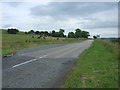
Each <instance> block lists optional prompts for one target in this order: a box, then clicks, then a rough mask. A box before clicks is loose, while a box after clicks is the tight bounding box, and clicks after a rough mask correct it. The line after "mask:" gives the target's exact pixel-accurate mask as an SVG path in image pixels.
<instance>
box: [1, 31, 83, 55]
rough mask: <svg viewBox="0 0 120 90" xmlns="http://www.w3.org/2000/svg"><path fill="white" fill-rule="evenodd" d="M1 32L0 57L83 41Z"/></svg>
mask: <svg viewBox="0 0 120 90" xmlns="http://www.w3.org/2000/svg"><path fill="white" fill-rule="evenodd" d="M0 31H2V42H1V43H2V46H1V45H0V48H2V55H7V54H11V53H15V52H16V50H19V49H24V48H31V47H37V46H42V45H50V44H60V43H73V42H81V41H83V40H85V39H74V38H59V40H57V38H55V37H46V39H43V38H40V39H37V37H38V35H34V36H35V37H34V38H32V36H33V35H30V34H24V32H19V33H18V34H8V33H7V32H6V31H5V30H0Z"/></svg>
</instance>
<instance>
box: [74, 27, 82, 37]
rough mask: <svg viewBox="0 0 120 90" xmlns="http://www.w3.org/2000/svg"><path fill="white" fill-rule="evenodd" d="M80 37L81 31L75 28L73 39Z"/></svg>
mask: <svg viewBox="0 0 120 90" xmlns="http://www.w3.org/2000/svg"><path fill="white" fill-rule="evenodd" d="M81 37H82V36H81V30H80V29H79V28H77V29H76V30H75V38H81Z"/></svg>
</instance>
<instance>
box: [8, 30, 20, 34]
mask: <svg viewBox="0 0 120 90" xmlns="http://www.w3.org/2000/svg"><path fill="white" fill-rule="evenodd" d="M7 32H8V33H9V34H16V33H17V32H19V30H17V29H8V30H7Z"/></svg>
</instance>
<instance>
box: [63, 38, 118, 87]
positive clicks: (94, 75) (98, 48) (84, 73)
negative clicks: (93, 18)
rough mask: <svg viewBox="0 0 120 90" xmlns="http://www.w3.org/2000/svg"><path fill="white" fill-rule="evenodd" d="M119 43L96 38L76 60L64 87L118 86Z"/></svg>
mask: <svg viewBox="0 0 120 90" xmlns="http://www.w3.org/2000/svg"><path fill="white" fill-rule="evenodd" d="M117 46H118V43H117V42H116V43H112V42H111V41H110V40H95V41H94V42H93V44H92V46H91V48H89V49H88V50H86V51H85V52H84V53H83V54H82V55H81V56H80V58H79V59H78V60H77V61H76V65H75V66H74V68H73V70H72V71H71V72H70V75H69V76H68V78H67V80H66V82H65V84H64V86H63V87H64V88H117V87H118V47H117Z"/></svg>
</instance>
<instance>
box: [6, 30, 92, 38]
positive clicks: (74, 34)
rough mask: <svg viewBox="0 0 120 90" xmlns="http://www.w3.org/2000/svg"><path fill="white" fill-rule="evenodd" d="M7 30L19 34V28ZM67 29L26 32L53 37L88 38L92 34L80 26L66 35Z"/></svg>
mask: <svg viewBox="0 0 120 90" xmlns="http://www.w3.org/2000/svg"><path fill="white" fill-rule="evenodd" d="M7 32H8V33H9V34H17V33H18V32H19V30H18V29H13V28H11V29H8V30H7ZM64 32H65V30H64V29H60V30H59V31H58V32H56V31H55V30H52V31H50V32H48V31H34V30H30V31H28V32H25V34H36V35H40V36H52V37H68V38H88V36H90V34H89V32H87V31H84V30H81V29H79V28H77V29H75V32H69V33H68V35H67V36H66V35H64Z"/></svg>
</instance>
